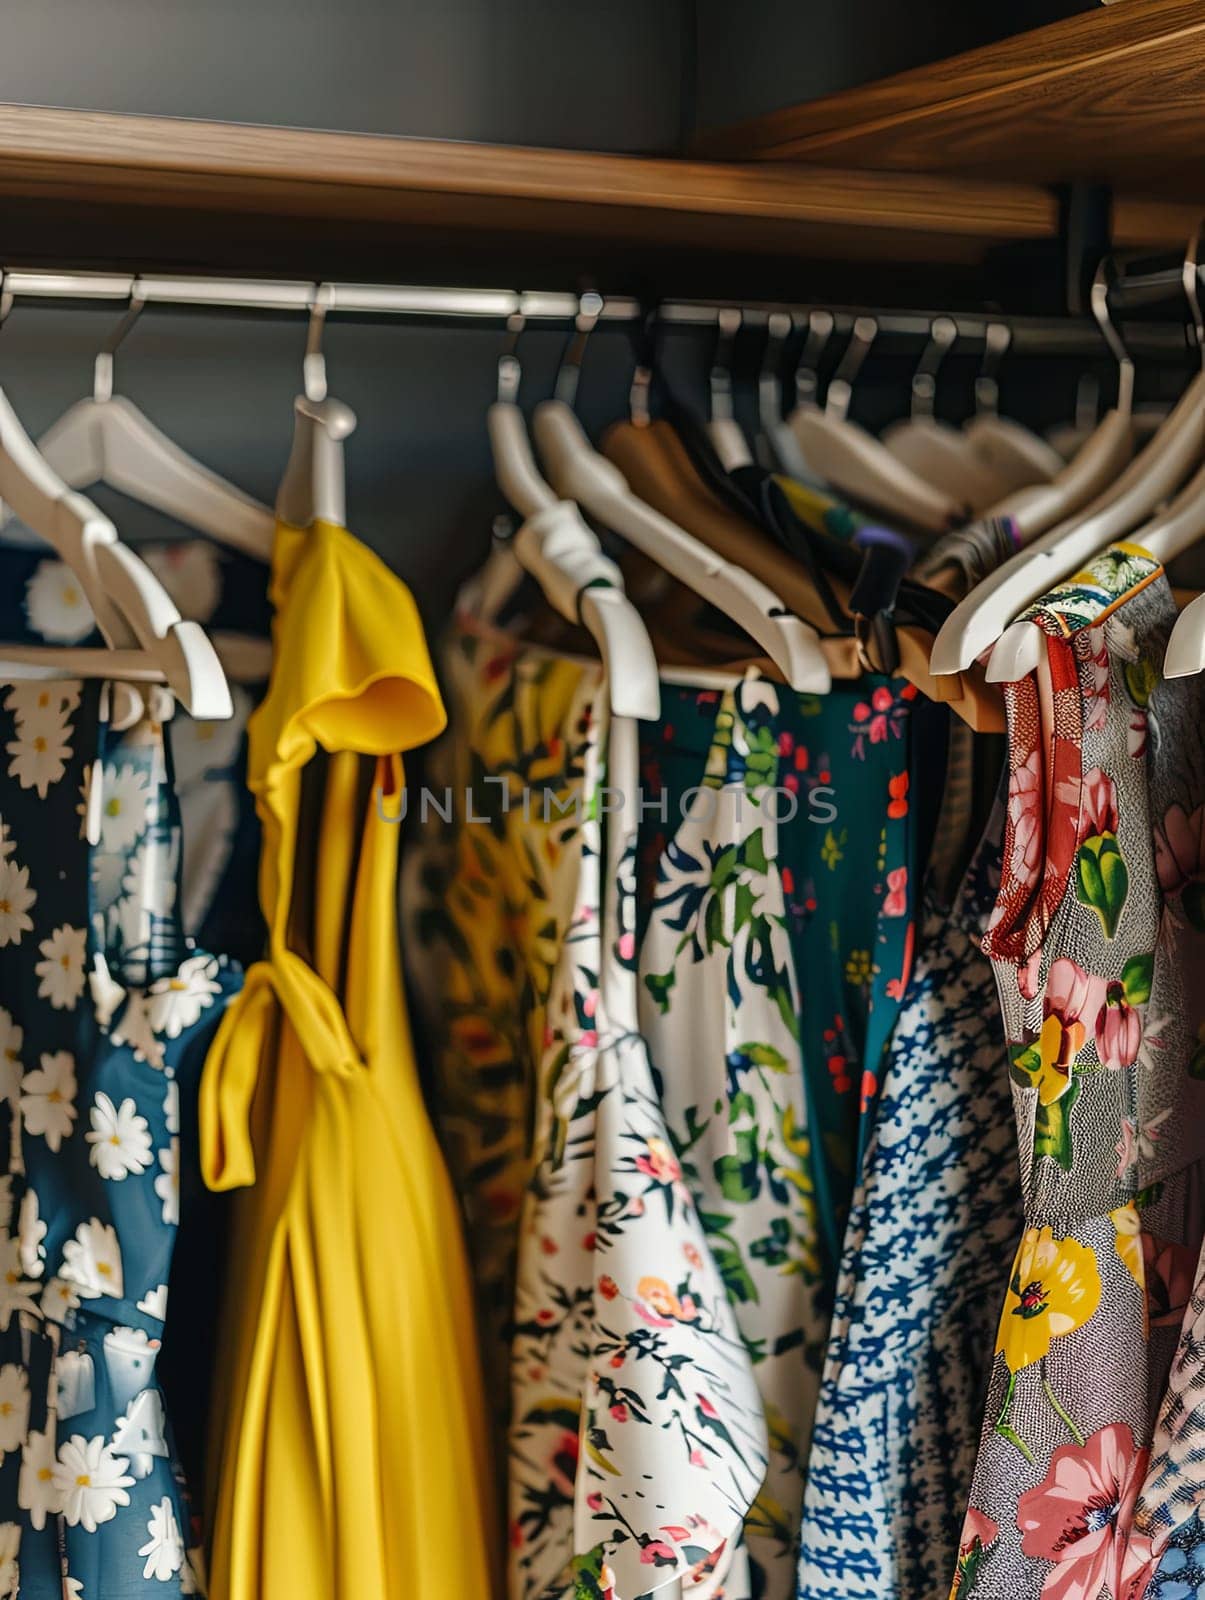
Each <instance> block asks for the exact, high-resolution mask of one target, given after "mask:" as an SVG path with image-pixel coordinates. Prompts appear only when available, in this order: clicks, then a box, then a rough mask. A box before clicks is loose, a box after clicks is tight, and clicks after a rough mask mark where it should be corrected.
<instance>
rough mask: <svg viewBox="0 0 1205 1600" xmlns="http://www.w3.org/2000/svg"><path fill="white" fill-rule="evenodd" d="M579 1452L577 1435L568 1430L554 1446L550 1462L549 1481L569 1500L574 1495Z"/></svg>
mask: <svg viewBox="0 0 1205 1600" xmlns="http://www.w3.org/2000/svg"><path fill="white" fill-rule="evenodd" d="M579 1452H580V1445H579V1442H578V1437H577V1434H576V1433H570V1432H569V1430H568V1429H567V1428H566V1430H565V1432H564V1433H562V1434H561V1436H560V1437H559V1438H558V1439H557V1442H556V1444H555V1445H554V1446H553V1450H552V1457H551V1459H550V1460H549V1462H548V1477H549V1481H550V1482H551V1483H552V1484H553V1485H554V1486H555V1487H556V1489H557V1490H558V1491H559V1492H560V1493H561V1494H562V1495H564V1496H565V1497H566V1498H567V1499H568V1498H571V1497H572V1495H573V1487H574V1481H575V1479H576V1478H577V1460H578V1454H579Z"/></svg>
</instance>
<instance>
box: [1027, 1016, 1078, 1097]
mask: <svg viewBox="0 0 1205 1600" xmlns="http://www.w3.org/2000/svg"><path fill="white" fill-rule="evenodd" d="M1086 1035H1087V1029H1086V1028H1085V1027H1084V1025H1083V1023H1082V1022H1064V1021H1063V1019H1062V1018H1061V1017H1055V1016H1050V1017H1047V1018H1046V1020H1045V1022H1044V1023H1043V1024H1042V1032H1041V1033H1040V1035H1039V1036H1038V1055H1039V1058H1040V1065H1039V1067H1038V1072H1037V1085H1038V1099H1039V1100H1040V1101H1041V1102H1042V1104H1043V1105H1044V1106H1050V1105H1053V1104H1054V1102H1055V1101H1056V1100H1060V1099H1062V1097H1063V1095H1065V1094H1066V1092H1067V1088H1068V1086H1069V1085H1070V1083H1071V1068H1072V1066H1073V1065H1074V1064H1075V1062H1076V1060H1077V1059H1078V1057H1079V1053H1080V1050H1081V1049H1082V1048H1083V1044H1084V1039H1085V1037H1086Z"/></svg>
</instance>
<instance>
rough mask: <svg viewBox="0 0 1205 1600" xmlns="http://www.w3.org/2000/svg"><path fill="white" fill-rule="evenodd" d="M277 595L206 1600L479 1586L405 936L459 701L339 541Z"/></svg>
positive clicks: (220, 1099)
mask: <svg viewBox="0 0 1205 1600" xmlns="http://www.w3.org/2000/svg"><path fill="white" fill-rule="evenodd" d="M271 594H272V602H273V606H274V608H275V622H274V630H273V643H274V663H273V675H272V681H271V684H270V686H269V689H268V693H267V696H266V698H265V700H264V702H263V704H262V705H261V706H260V707H259V709H258V710H257V711H256V712H255V713H254V715H253V716H252V718H251V721H250V725H249V740H250V757H249V774H250V775H249V781H250V784H251V787H252V790H253V791H254V793H255V797H256V804H257V809H258V812H259V817H260V821H261V824H262V827H263V838H264V847H263V857H262V862H261V873H260V894H261V900H262V904H263V908H264V914H265V917H266V920H267V923H268V927H269V952H268V957H267V959H266V960H264V961H262V962H260V963H257V964H256V965H255V966H253V967H252V968H250V969H249V971H248V974H247V980H246V986H245V988H244V990H243V993H242V995H241V996H240V999H239V1001H238V1002H237V1003H236V1005H235V1006H233V1007H232V1008H231V1010H230V1011H229V1012H228V1013H227V1016H226V1018H225V1019H224V1024H223V1026H222V1027H221V1029H220V1030H219V1033H218V1036H217V1038H216V1040H215V1042H214V1046H213V1049H212V1050H211V1052H210V1056H209V1059H208V1061H207V1062H206V1067H205V1074H204V1078H203V1081H202V1090H201V1139H202V1156H203V1162H204V1171H205V1177H206V1180H207V1182H208V1183H209V1184H210V1185H211V1187H215V1188H221V1189H240V1190H241V1193H240V1194H239V1196H238V1203H237V1205H236V1207H235V1229H234V1240H235V1247H234V1252H233V1256H232V1259H231V1262H230V1268H229V1273H228V1291H229V1292H228V1297H227V1307H226V1315H225V1317H224V1319H223V1328H222V1332H223V1340H224V1347H223V1350H222V1352H221V1353H220V1356H219V1368H220V1375H221V1379H222V1382H223V1386H224V1390H225V1393H224V1395H223V1399H222V1403H221V1404H220V1405H219V1407H218V1429H219V1434H220V1437H219V1438H218V1440H217V1445H216V1449H215V1455H216V1457H217V1460H216V1463H215V1474H216V1492H211V1500H212V1517H213V1548H212V1560H211V1585H210V1592H211V1594H212V1595H213V1596H215V1597H216V1600H227V1597H229V1600H285V1597H287V1600H305V1597H306V1596H310V1595H312V1596H315V1597H318V1596H321V1597H322V1600H363V1597H365V1596H369V1595H371V1596H373V1600H388V1597H390V1596H398V1597H403V1596H404V1597H406V1600H410V1597H412V1596H416V1595H424V1596H425V1595H437V1594H455V1595H485V1594H488V1593H489V1591H490V1583H491V1571H490V1560H489V1553H488V1551H487V1549H486V1539H487V1530H488V1529H489V1527H490V1526H491V1521H492V1519H491V1515H490V1512H489V1510H488V1498H489V1497H488V1490H487V1485H486V1470H485V1450H484V1431H485V1430H484V1405H483V1400H482V1396H481V1392H480V1380H479V1374H478V1371H477V1362H476V1351H475V1339H474V1332H473V1316H472V1301H471V1294H470V1288H469V1281H468V1273H467V1269H466V1265H465V1258H464V1253H463V1245H462V1240H461V1237H460V1229H459V1221H458V1216H457V1212H456V1206H455V1201H454V1198H453V1195H452V1191H451V1188H450V1185H449V1183H448V1178H447V1173H446V1170H445V1168H444V1165H443V1161H442V1158H441V1155H440V1153H439V1149H438V1146H437V1143H436V1140H435V1136H434V1133H433V1130H432V1128H431V1126H430V1123H429V1120H428V1117H427V1114H426V1110H425V1107H424V1103H423V1099H422V1094H421V1090H420V1086H419V1082H418V1076H417V1072H416V1069H415V1063H414V1058H413V1053H412V1049H411V1045H410V1040H409V1034H408V1029H407V1021H406V1015H405V1010H404V1003H403V995H402V986H401V981H400V971H401V969H400V960H399V950H398V939H397V928H396V882H397V850H398V838H399V831H400V829H399V823H400V821H401V819H402V815H403V812H404V809H405V795H404V790H403V782H402V764H401V759H400V757H399V755H398V753H397V752H398V751H399V749H401V748H409V747H411V746H413V745H414V744H417V743H420V742H421V741H422V740H424V739H427V738H429V737H430V736H431V735H432V734H434V733H436V732H437V731H438V730H439V728H440V727H441V726H442V722H443V710H442V706H441V704H440V700H439V695H438V691H437V689H436V687H435V682H434V678H433V675H432V672H431V667H430V663H429V661H428V658H427V652H426V647H425V643H424V640H423V635H422V629H421V625H420V623H419V619H418V615H417V612H416V611H415V608H414V604H413V601H412V599H411V597H410V595H409V592H408V590H407V589H406V588H405V586H404V585H403V584H402V583H401V582H400V581H399V580H398V579H397V578H395V577H394V576H393V574H392V573H390V572H389V570H388V569H387V568H386V567H385V566H384V565H383V563H381V562H380V561H379V560H378V559H377V558H376V557H375V556H374V555H373V554H372V553H371V552H370V551H369V550H367V549H366V548H365V547H364V546H363V545H361V544H359V543H358V542H357V541H356V540H355V539H354V538H353V537H352V536H351V535H350V534H349V533H348V532H347V531H346V530H345V529H342V528H339V527H335V526H332V525H330V524H326V523H316V524H315V525H314V526H312V527H311V528H309V529H306V530H305V531H304V532H303V531H300V530H298V529H295V528H291V527H288V526H286V525H281V526H280V527H279V528H278V530H277V536H276V546H275V551H274V558H273V572H272V591H271Z"/></svg>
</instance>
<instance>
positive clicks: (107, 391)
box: [92, 278, 146, 403]
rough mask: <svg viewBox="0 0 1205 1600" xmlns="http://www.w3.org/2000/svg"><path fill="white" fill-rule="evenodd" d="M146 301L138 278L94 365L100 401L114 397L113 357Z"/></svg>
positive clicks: (95, 392)
mask: <svg viewBox="0 0 1205 1600" xmlns="http://www.w3.org/2000/svg"><path fill="white" fill-rule="evenodd" d="M145 305H146V301H145V300H144V299H143V297H142V295H140V294H139V292H138V279H137V278H135V279H134V282H133V284H132V285H131V287H130V303H129V305H128V306H127V307H126V311H125V315H124V316H123V317H122V319H121V321H120V322H119V323H118V324H117V326H116V328H114V330H113V332H112V333H111V334H110V335H109V337H108V338H107V339H106V340H105V343H104V347H103V348H102V350H101V351H100V354H99V355H98V356H97V358H96V360H95V362H94V363H93V366H92V398H93V399H94V400H96V401H97V402H99V403H103V402H104V401H106V400H112V398H113V357H114V356H115V355H116V354H117V351H118V349H119V348H120V347H121V345H122V344H123V342H124V341H125V338H126V336H127V334H128V333H129V332H130V329H131V328H132V327H133V326H134V324H135V323H136V322H137V321H138V318H139V317H140V316H141V315H142V312H143V308H144V307H145Z"/></svg>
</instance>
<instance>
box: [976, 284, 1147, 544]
mask: <svg viewBox="0 0 1205 1600" xmlns="http://www.w3.org/2000/svg"><path fill="white" fill-rule="evenodd" d="M1109 278H1110V271H1109V263H1108V262H1107V261H1102V262H1101V264H1100V266H1099V267H1098V268H1097V272H1096V277H1095V279H1094V280H1093V285H1092V295H1091V305H1092V314H1093V316H1094V317H1095V318H1096V322H1097V325H1098V327H1099V328H1100V331H1101V333H1102V334H1103V335H1104V338H1105V342H1106V344H1107V345H1108V346H1109V349H1110V350H1111V351H1112V352H1113V354H1114V356H1116V358H1117V404H1116V405H1115V406H1113V407H1112V408H1111V409H1110V410H1109V411H1107V412H1106V413H1105V415H1104V417H1102V418H1101V420H1100V421H1099V422H1098V423H1097V424H1096V425H1095V427H1094V428H1093V429H1092V430H1091V431H1090V432H1089V433H1088V435H1087V436H1086V437H1085V438H1084V439H1083V441H1082V443H1081V444H1080V446H1079V448H1078V449H1077V450H1076V452H1075V454H1074V455H1073V456H1072V458H1071V459H1070V460H1069V461H1068V462H1067V463H1066V465H1065V466H1063V467H1061V468H1060V469H1059V471H1058V472H1057V473H1056V474H1055V476H1054V478H1053V479H1051V481H1050V482H1049V483H1035V484H1033V485H1031V486H1030V487H1029V488H1025V489H1018V490H1017V491H1016V492H1015V493H1014V494H1011V495H1009V496H1007V497H1006V498H1005V499H1004V500H1002V501H1001V502H1000V504H999V505H995V506H993V507H992V508H991V510H990V511H989V512H988V515H989V516H990V517H994V518H1001V517H1009V518H1011V519H1012V521H1013V523H1014V524H1015V525H1016V528H1017V531H1018V533H1019V534H1020V535H1021V537H1022V539H1024V540H1032V539H1034V538H1035V537H1036V536H1037V535H1038V534H1040V533H1045V532H1046V531H1047V530H1048V529H1050V528H1053V527H1055V526H1056V525H1058V524H1064V523H1066V522H1067V520H1068V518H1070V517H1074V516H1077V515H1079V514H1080V513H1081V512H1082V511H1083V510H1084V508H1085V507H1091V506H1093V505H1094V504H1095V503H1096V502H1097V501H1098V500H1099V499H1101V498H1102V497H1103V496H1105V495H1107V494H1109V493H1110V492H1111V490H1112V486H1113V485H1115V484H1116V483H1118V482H1119V480H1120V476H1121V473H1122V472H1123V471H1124V469H1125V467H1126V466H1127V464H1128V463H1129V461H1130V458H1131V457H1132V456H1133V454H1134V445H1135V437H1136V433H1135V427H1134V363H1133V361H1132V360H1131V359H1130V356H1129V352H1128V351H1127V350H1126V348H1125V345H1124V344H1123V343H1122V341H1121V337H1120V335H1119V334H1118V332H1117V330H1116V329H1115V328H1114V326H1113V324H1112V321H1111V320H1110V318H1109ZM1077 404H1078V399H1077ZM1093 415H1095V403H1094V404H1093Z"/></svg>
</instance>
